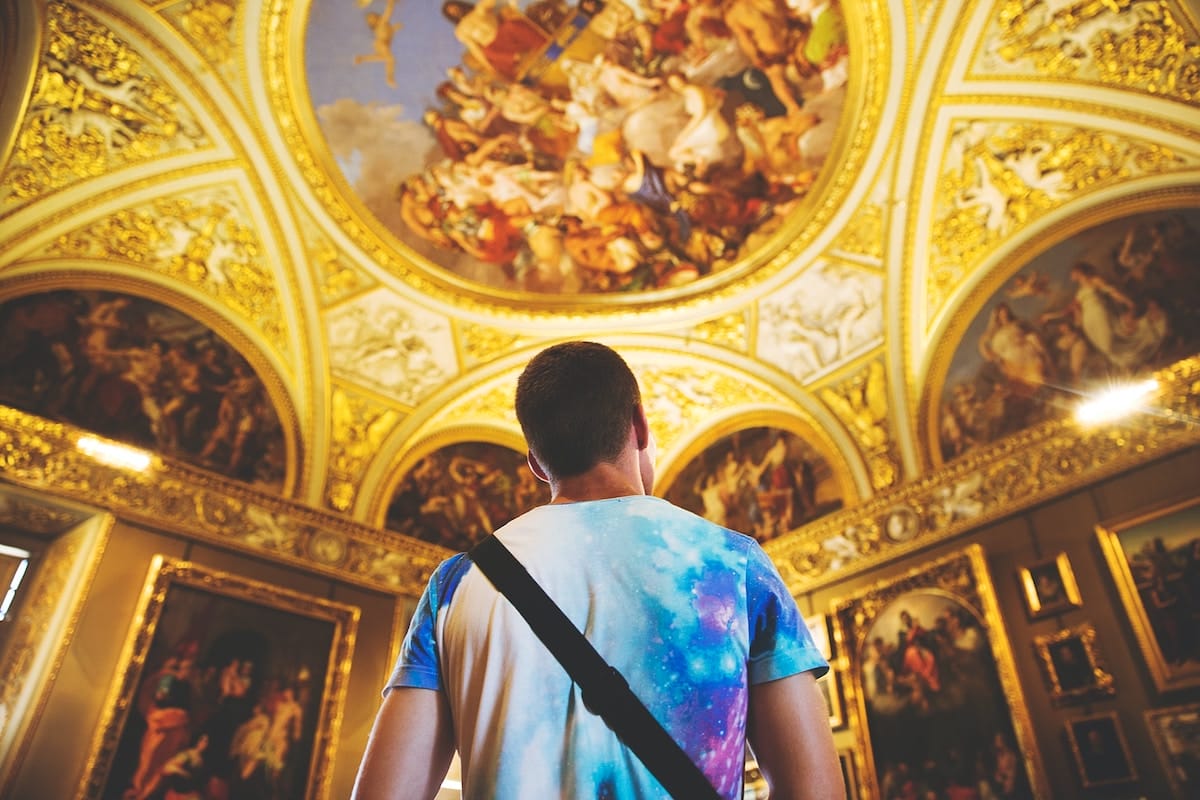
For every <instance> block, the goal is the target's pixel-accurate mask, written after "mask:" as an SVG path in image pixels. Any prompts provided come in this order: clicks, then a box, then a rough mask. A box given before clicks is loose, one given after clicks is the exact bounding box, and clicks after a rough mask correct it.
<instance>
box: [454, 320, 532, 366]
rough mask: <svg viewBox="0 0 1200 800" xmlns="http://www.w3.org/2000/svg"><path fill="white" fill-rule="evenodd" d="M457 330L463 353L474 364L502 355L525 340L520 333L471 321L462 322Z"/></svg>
mask: <svg viewBox="0 0 1200 800" xmlns="http://www.w3.org/2000/svg"><path fill="white" fill-rule="evenodd" d="M459 331H460V335H461V342H462V349H463V354H464V355H465V356H466V358H467V359H468V360H469V361H471V362H472V363H475V364H482V363H485V362H487V361H490V360H491V359H493V358H496V357H497V356H503V355H505V354H507V353H509V352H511V351H512V350H514V349H516V348H517V347H520V346H521V344H522V343H523V342H524V341H525V340H524V339H523V338H522V337H521V336H520V335H518V334H516V333H512V332H511V331H506V330H501V329H500V328H493V327H491V326H490V325H478V324H475V323H472V322H467V323H464V324H463V325H462V326H461V328H460V329H459Z"/></svg>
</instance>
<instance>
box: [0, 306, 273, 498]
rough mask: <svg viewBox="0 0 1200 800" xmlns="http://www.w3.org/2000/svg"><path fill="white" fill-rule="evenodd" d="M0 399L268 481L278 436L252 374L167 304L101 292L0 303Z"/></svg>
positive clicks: (216, 339) (268, 405) (209, 467)
mask: <svg viewBox="0 0 1200 800" xmlns="http://www.w3.org/2000/svg"><path fill="white" fill-rule="evenodd" d="M0 403H3V404H4V405H9V406H13V407H14V408H19V409H21V410H23V411H28V412H30V413H32V414H38V415H40V416H43V417H48V418H50V419H55V420H59V421H62V422H68V423H70V424H72V425H77V426H79V427H81V428H86V429H87V430H90V431H94V432H96V433H98V434H100V435H102V436H107V437H110V438H112V439H117V440H119V441H122V442H126V443H128V444H131V445H134V446H137V447H142V448H145V449H148V450H153V451H155V452H158V453H161V454H162V455H165V456H169V457H171V458H176V459H179V460H180V461H185V462H188V463H190V464H193V465H195V466H197V467H200V468H202V469H206V470H210V471H213V472H218V473H221V474H223V475H227V476H229V477H231V478H236V479H238V480H243V481H251V482H255V483H259V484H262V485H265V486H268V487H270V488H273V489H279V488H281V487H282V485H283V481H284V478H285V476H286V473H287V452H286V451H287V446H286V443H285V441H284V436H283V431H282V428H281V426H280V422H279V417H278V415H277V413H276V411H275V408H274V407H273V406H272V404H271V400H270V398H269V397H268V395H267V391H266V389H265V387H264V386H263V383H262V381H261V380H260V379H259V377H258V376H257V375H256V374H255V373H254V370H253V369H252V368H251V367H250V365H249V364H248V363H247V362H246V360H245V359H244V358H243V357H242V356H241V355H240V354H239V353H238V352H237V351H236V350H235V349H234V348H233V347H232V346H230V345H229V343H228V342H226V341H224V340H223V339H222V338H221V337H220V336H218V335H217V334H216V333H214V332H213V331H212V330H210V329H209V328H207V327H206V326H204V325H202V324H200V323H199V322H197V321H196V320H194V319H192V318H191V317H189V316H186V315H185V314H182V313H180V312H179V311H176V310H175V309H172V308H169V307H167V306H164V305H161V304H159V303H155V302H153V301H151V300H147V299H145V298H142V297H136V296H134V295H128V294H118V293H113V292H94V291H69V290H62V291H53V292H44V293H39V294H33V295H27V296H24V297H19V298H16V299H12V300H8V301H7V302H5V303H4V304H3V305H0Z"/></svg>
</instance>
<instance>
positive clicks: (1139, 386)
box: [1075, 378, 1158, 425]
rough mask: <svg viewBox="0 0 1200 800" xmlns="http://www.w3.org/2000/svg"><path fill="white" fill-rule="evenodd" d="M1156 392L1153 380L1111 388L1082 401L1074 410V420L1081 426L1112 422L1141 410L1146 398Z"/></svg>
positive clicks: (1155, 384) (1156, 384)
mask: <svg viewBox="0 0 1200 800" xmlns="http://www.w3.org/2000/svg"><path fill="white" fill-rule="evenodd" d="M1157 390H1158V381H1156V380H1154V379H1153V378H1151V379H1149V380H1145V381H1141V382H1139V383H1130V384H1125V385H1122V386H1113V387H1111V388H1109V389H1105V390H1104V391H1102V392H1099V393H1097V394H1095V395H1092V396H1091V397H1089V398H1087V399H1086V400H1084V401H1083V402H1082V403H1080V404H1079V405H1078V406H1076V408H1075V419H1076V420H1077V421H1079V422H1080V423H1081V424H1083V425H1099V424H1101V423H1104V422H1112V421H1114V420H1117V419H1120V418H1121V417H1124V416H1126V415H1127V414H1132V413H1133V412H1134V411H1138V410H1140V409H1141V408H1142V404H1143V403H1144V402H1145V400H1146V398H1147V397H1149V396H1150V395H1152V394H1153V393H1154V392H1155V391H1157Z"/></svg>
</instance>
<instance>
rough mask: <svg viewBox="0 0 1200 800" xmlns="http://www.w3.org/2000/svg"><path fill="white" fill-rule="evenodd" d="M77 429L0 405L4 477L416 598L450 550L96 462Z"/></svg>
mask: <svg viewBox="0 0 1200 800" xmlns="http://www.w3.org/2000/svg"><path fill="white" fill-rule="evenodd" d="M76 438H78V434H77V433H76V432H75V429H73V428H71V427H70V426H67V425H63V424H60V423H54V422H48V421H46V420H44V419H41V418H39V417H35V416H32V415H29V414H25V413H22V412H20V411H16V410H14V409H10V408H4V407H0V478H3V479H4V480H6V481H11V482H13V483H15V484H17V485H20V486H25V487H28V488H34V489H39V490H45V491H49V492H51V493H53V494H56V495H65V496H68V497H70V498H72V499H74V500H76V501H78V502H82V503H87V504H89V505H91V506H94V507H98V508H103V509H105V510H108V511H111V512H112V513H113V514H115V515H116V516H118V517H121V518H125V519H130V520H134V521H136V522H138V523H140V524H144V525H147V526H149V527H152V528H155V529H159V530H172V531H177V532H179V533H183V534H185V535H190V536H194V537H197V538H200V539H204V540H207V541H212V542H215V543H218V544H220V545H223V546H227V547H232V548H235V549H239V550H242V551H247V552H252V553H256V554H258V555H261V556H266V557H269V558H274V559H278V560H280V561H283V562H286V563H291V564H294V565H297V566H301V567H304V568H307V569H310V570H314V571H317V572H322V573H325V574H330V575H333V576H335V577H337V578H339V579H344V580H351V581H353V582H355V583H359V584H363V585H367V586H372V587H375V588H377V589H381V590H385V591H393V592H398V593H401V594H405V595H410V596H416V595H418V594H420V592H421V591H422V589H423V588H424V586H425V582H426V580H427V579H428V577H429V574H430V572H431V571H432V569H433V567H434V566H436V565H437V564H438V563H439V562H440V561H441V560H442V559H443V558H444V557H446V556H447V555H449V553H448V552H447V551H445V550H443V549H441V548H438V547H435V546H433V545H427V544H424V543H420V542H416V541H410V540H408V539H406V538H404V537H402V536H399V535H397V534H391V533H388V532H385V531H380V530H379V529H377V528H371V527H367V526H365V525H359V524H357V523H355V522H352V521H349V520H347V519H345V518H343V517H338V516H335V515H332V514H326V513H323V512H320V511H318V510H315V509H312V508H309V507H306V506H302V505H299V504H296V503H292V502H290V501H287V500H283V499H281V498H277V497H273V496H270V495H265V494H260V493H258V492H255V491H254V490H252V489H250V488H249V487H247V486H245V485H243V484H238V483H235V482H233V481H226V480H224V479H221V478H219V477H217V476H214V475H211V474H209V473H202V472H200V471H197V470H192V469H189V468H187V467H186V466H184V465H181V464H177V463H172V462H167V461H164V460H163V459H161V458H158V457H155V458H154V459H153V460H152V466H151V468H150V469H149V470H147V471H146V472H133V471H129V470H124V469H120V468H116V467H110V466H107V465H105V464H102V463H99V462H96V461H94V460H92V459H91V458H89V457H87V456H85V455H84V454H82V453H80V452H79V451H78V450H77V449H76V447H75V439H76Z"/></svg>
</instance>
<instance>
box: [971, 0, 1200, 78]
mask: <svg viewBox="0 0 1200 800" xmlns="http://www.w3.org/2000/svg"><path fill="white" fill-rule="evenodd" d="M1181 16H1183V15H1182V14H1180V12H1179V10H1178V6H1177V5H1175V4H1173V3H1170V2H1166V0H1083V1H1082V2H1062V0H1057V2H1033V3H1029V2H1025V1H1024V0H1005V1H1004V2H1001V3H999V4H998V5H997V12H996V16H995V18H994V20H993V24H992V30H991V31H989V33H988V35H987V37H986V43H985V46H984V49H983V50H982V52H981V54H980V64H979V65H978V66H977V68H976V70H975V72H976V73H977V76H978V74H982V75H984V76H989V75H990V76H992V77H996V73H997V72H1009V73H1010V74H1013V73H1016V74H1019V73H1020V72H1022V71H1024V72H1025V73H1026V74H1028V73H1032V74H1034V75H1038V76H1045V77H1049V78H1059V79H1061V78H1071V79H1075V80H1091V81H1100V82H1102V83H1105V84H1108V85H1112V86H1119V87H1121V88H1125V89H1134V90H1139V91H1143V92H1147V93H1149V94H1159V95H1166V96H1169V97H1173V98H1176V99H1179V100H1184V101H1187V102H1195V100H1196V99H1197V97H1198V96H1200V42H1198V41H1197V35H1196V32H1195V31H1194V30H1190V29H1188V28H1186V27H1185V26H1184V25H1182V24H1181V23H1180V21H1179V19H1180V17H1181ZM1005 65H1009V69H1007V70H1006V69H1005Z"/></svg>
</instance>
